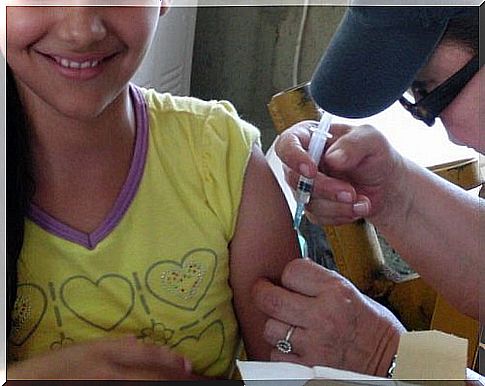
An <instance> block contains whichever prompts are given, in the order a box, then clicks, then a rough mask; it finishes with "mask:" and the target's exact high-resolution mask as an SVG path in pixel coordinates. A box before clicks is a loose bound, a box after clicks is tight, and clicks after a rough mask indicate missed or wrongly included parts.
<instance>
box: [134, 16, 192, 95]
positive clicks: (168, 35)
mask: <svg viewBox="0 0 485 386" xmlns="http://www.w3.org/2000/svg"><path fill="white" fill-rule="evenodd" d="M196 15H197V8H195V7H192V8H183V7H173V8H171V9H170V10H169V12H168V13H167V14H165V15H164V16H163V17H161V18H160V21H159V23H158V27H157V32H156V35H155V37H154V39H153V42H152V45H151V47H150V51H149V52H148V54H147V56H146V57H145V59H144V60H143V63H142V65H141V67H140V68H139V69H138V71H137V72H136V74H135V76H134V77H133V82H134V83H136V84H138V85H140V86H144V87H153V88H156V89H157V90H158V91H161V92H170V93H172V94H175V95H188V94H189V93H190V74H191V69H192V52H193V43H194V32H195V20H196Z"/></svg>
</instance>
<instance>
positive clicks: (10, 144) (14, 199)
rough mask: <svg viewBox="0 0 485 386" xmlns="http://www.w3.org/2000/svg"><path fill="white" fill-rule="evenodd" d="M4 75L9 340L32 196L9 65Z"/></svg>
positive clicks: (24, 132) (23, 125) (26, 144)
mask: <svg viewBox="0 0 485 386" xmlns="http://www.w3.org/2000/svg"><path fill="white" fill-rule="evenodd" d="M6 75H7V76H6V86H7V90H6V91H7V92H6V97H7V104H6V107H7V109H6V112H7V117H6V118H7V119H6V123H7V127H6V131H7V133H6V141H7V143H6V153H7V154H6V173H7V176H6V177H7V178H6V185H7V186H6V204H7V213H6V217H7V224H6V228H7V229H6V244H7V245H6V247H7V248H6V255H7V261H6V290H7V304H6V308H7V310H6V311H7V315H6V327H7V331H6V332H7V336H8V335H9V334H10V332H11V330H12V327H13V322H12V313H13V308H14V304H15V299H16V296H17V264H18V260H19V255H20V251H21V250H22V244H23V242H24V225H25V224H24V222H25V216H26V213H27V209H28V205H29V203H30V200H31V198H32V196H33V193H34V178H33V172H32V170H33V168H32V157H31V150H30V140H29V128H28V124H27V119H26V116H25V114H24V111H23V108H22V103H21V101H20V97H19V93H18V90H17V86H16V84H15V79H14V77H13V73H12V70H11V69H10V67H9V66H8V64H7V67H6Z"/></svg>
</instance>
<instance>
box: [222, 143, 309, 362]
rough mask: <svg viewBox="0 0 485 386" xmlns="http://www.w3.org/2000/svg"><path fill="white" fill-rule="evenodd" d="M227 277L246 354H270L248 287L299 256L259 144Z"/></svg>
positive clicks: (260, 357)
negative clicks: (232, 293)
mask: <svg viewBox="0 0 485 386" xmlns="http://www.w3.org/2000/svg"><path fill="white" fill-rule="evenodd" d="M230 254H231V262H230V281H231V286H232V288H233V291H234V306H235V309H236V314H237V317H238V320H239V324H240V327H241V331H242V335H243V339H244V345H245V349H246V353H247V354H248V357H249V358H251V359H255V360H269V355H270V351H271V347H270V346H269V345H268V344H267V343H266V342H265V340H264V339H263V333H264V324H265V322H266V319H267V317H266V316H265V315H264V314H263V313H262V312H260V311H258V310H257V309H256V307H254V305H253V303H254V302H253V301H252V299H251V288H252V286H253V284H254V283H255V281H256V279H257V278H260V277H262V278H267V279H269V280H271V281H272V282H276V283H279V280H280V277H281V274H282V272H283V269H284V267H285V266H286V264H287V263H288V262H289V261H290V260H293V259H295V258H298V257H300V252H299V246H298V241H297V236H296V233H295V232H294V231H293V229H292V225H291V215H290V211H289V208H288V205H287V203H286V200H285V198H284V195H283V193H282V191H281V189H280V187H279V185H278V182H277V181H276V179H275V177H274V176H273V173H272V171H271V169H270V168H269V166H268V164H267V163H266V159H265V158H264V155H263V153H262V151H261V149H260V148H259V147H258V146H255V145H254V146H253V151H252V154H251V157H250V160H249V163H248V166H247V169H246V176H245V180H244V186H243V195H242V199H241V204H240V207H239V214H238V220H237V224H236V230H235V233H234V237H233V239H232V241H231V244H230Z"/></svg>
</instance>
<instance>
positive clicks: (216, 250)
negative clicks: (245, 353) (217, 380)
mask: <svg viewBox="0 0 485 386" xmlns="http://www.w3.org/2000/svg"><path fill="white" fill-rule="evenodd" d="M130 93H131V97H132V100H133V102H134V105H135V113H136V120H137V134H136V140H135V147H134V154H133V160H132V165H131V169H130V172H129V175H128V177H127V180H126V181H125V184H124V187H123V189H122V191H121V192H120V195H119V197H118V199H117V201H116V203H115V205H114V207H113V209H112V211H111V213H110V214H109V215H108V216H107V218H106V219H105V221H104V222H103V224H101V225H100V226H99V228H98V229H96V230H95V231H94V232H92V233H90V234H86V233H83V232H79V231H77V230H75V229H72V228H71V227H69V226H67V225H66V224H63V223H62V222H60V221H58V220H56V219H55V218H53V217H51V216H49V215H48V214H47V213H45V212H44V211H42V209H40V208H38V207H35V206H33V205H32V207H31V211H30V215H29V218H28V219H27V221H26V232H25V241H24V246H23V250H22V253H21V256H20V260H19V277H18V278H19V284H18V297H17V302H16V306H15V310H14V317H13V319H14V320H13V332H12V334H11V336H10V338H9V344H8V351H9V359H11V360H21V359H25V358H28V357H30V356H31V355H33V354H35V353H38V352H44V351H46V350H58V349H61V348H62V347H63V346H65V345H66V344H71V343H75V342H81V341H84V340H88V339H95V338H103V337H110V336H111V337H115V336H122V335H126V334H135V335H136V336H138V338H139V339H140V340H142V341H145V342H154V343H157V344H163V345H168V346H170V347H172V348H173V349H174V350H176V351H179V352H180V353H183V354H184V355H186V356H187V357H188V358H190V359H191V360H192V361H193V364H194V369H195V371H196V372H198V373H200V374H205V375H210V376H224V375H227V374H228V371H229V369H230V368H231V365H232V364H233V360H234V356H235V352H236V349H237V346H238V343H239V340H240V337H239V332H238V326H237V321H236V318H235V315H234V310H233V306H232V290H231V288H230V286H229V282H228V279H229V253H228V244H229V242H230V240H231V238H232V237H233V234H234V229H235V224H236V220H237V215H238V209H239V204H240V201H241V195H242V187H243V180H244V173H245V169H246V166H247V162H248V159H249V156H250V154H251V147H252V145H253V143H254V142H255V141H258V135H259V133H258V131H257V130H256V129H255V128H254V127H253V126H251V125H250V124H248V123H246V122H244V121H242V120H241V119H240V118H239V117H238V116H237V114H236V112H235V110H234V108H233V107H232V105H231V104H230V103H228V102H215V101H213V102H203V101H200V100H197V99H194V98H183V97H173V96H170V95H168V94H158V93H157V92H155V91H153V90H144V89H139V88H137V87H135V86H131V88H130Z"/></svg>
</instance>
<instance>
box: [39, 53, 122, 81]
mask: <svg viewBox="0 0 485 386" xmlns="http://www.w3.org/2000/svg"><path fill="white" fill-rule="evenodd" d="M42 56H43V57H44V58H46V59H47V60H48V61H49V62H50V63H51V64H52V65H53V66H54V68H55V69H56V70H57V71H58V72H59V73H60V74H61V75H62V76H64V77H66V78H68V79H71V80H79V81H87V80H91V79H94V78H96V77H98V76H99V75H101V73H102V72H103V71H104V69H105V66H106V65H107V63H108V62H110V61H112V60H113V59H114V57H110V58H107V59H103V60H102V61H101V62H100V63H98V65H97V66H95V67H87V68H69V67H64V66H61V65H60V64H59V63H58V62H57V61H56V60H55V59H53V58H51V57H49V56H45V55H42Z"/></svg>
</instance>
